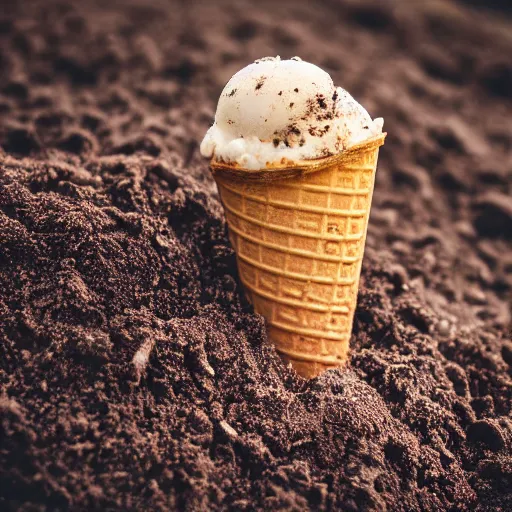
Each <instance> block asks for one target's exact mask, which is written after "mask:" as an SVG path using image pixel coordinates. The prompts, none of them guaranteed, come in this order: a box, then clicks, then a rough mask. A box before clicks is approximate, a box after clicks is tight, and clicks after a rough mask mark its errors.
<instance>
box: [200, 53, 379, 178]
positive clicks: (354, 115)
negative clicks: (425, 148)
mask: <svg viewBox="0 0 512 512" xmlns="http://www.w3.org/2000/svg"><path fill="white" fill-rule="evenodd" d="M382 125H383V120H382V118H378V119H375V120H372V118H371V117H370V116H369V114H368V112H366V110H365V109H364V108H363V107H362V106H361V105H359V103H357V101H355V100H354V98H352V96H351V95H350V94H349V93H348V92H347V91H345V90H344V89H342V88H341V87H335V86H334V84H333V81H332V79H331V77H330V76H329V74H328V73H326V72H325V71H323V70H322V69H320V68H319V67H318V66H315V65H314V64H310V63H309V62H305V61H302V60H300V59H299V58H298V57H294V58H293V59H291V60H281V59H280V58H279V57H276V58H273V57H267V58H265V59H260V60H257V61H256V62H254V63H253V64H250V65H249V66H247V67H245V68H243V69H242V70H241V71H239V72H238V73H236V74H235V75H234V76H233V77H232V78H231V80H230V81H229V82H228V83H227V85H226V87H224V90H223V91H222V94H221V96H220V98H219V103H218V105H217V112H216V114H215V123H214V124H213V126H212V127H211V128H210V129H209V130H208V132H207V133H206V135H205V137H204V139H203V142H202V143H201V154H202V155H203V156H204V157H206V158H212V157H213V158H215V159H216V160H218V161H223V162H229V163H236V164H238V165H239V166H241V167H243V168H245V169H249V170H257V169H264V168H266V167H272V165H275V164H278V163H282V162H284V161H291V162H297V161H300V160H309V159H314V158H321V157H324V156H329V155H334V154H337V153H339V152H341V151H343V150H344V149H347V148H349V147H351V146H353V145H355V144H357V143H359V142H362V141H364V140H366V139H368V138H371V137H373V136H375V135H378V134H379V133H381V132H382Z"/></svg>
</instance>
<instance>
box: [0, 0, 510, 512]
mask: <svg viewBox="0 0 512 512" xmlns="http://www.w3.org/2000/svg"><path fill="white" fill-rule="evenodd" d="M470 3H471V4H474V3H475V2H474V1H472V2H470ZM105 5H107V7H106V6H105ZM493 5H494V7H495V8H496V10H492V11H490V10H486V9H484V8H482V9H479V10H478V11H477V10H473V9H475V7H473V6H471V7H470V6H463V4H455V3H452V2H448V1H440V2H437V1H429V2H409V1H408V0H395V1H393V2H382V1H377V0H375V1H369V0H364V1H356V0H350V1H349V0H343V1H341V0H340V1H334V0H323V1H321V2H306V1H303V2H298V1H297V2H291V1H288V0H280V1H279V2H275V1H267V0H264V1H259V2H253V1H249V0H246V1H245V0H242V1H238V2H235V1H234V0H233V1H231V2H227V1H219V2H206V1H204V2H201V3H195V4H194V3H191V2H187V1H183V2H173V3H171V2H167V1H165V2H164V1H162V2H157V1H155V2H152V3H148V2H144V1H143V0H140V1H138V2H135V1H128V0H126V1H123V2H121V1H119V2H116V1H112V2H106V1H101V2H100V1H99V0H98V1H97V2H78V1H77V3H76V5H73V4H72V3H70V2H58V3H55V2H54V1H53V0H52V1H45V0H41V1H39V2H29V1H26V2H14V1H12V2H10V3H9V2H5V4H4V6H5V8H4V7H3V8H2V9H3V12H4V18H3V20H2V21H1V22H0V91H1V93H0V113H1V115H0V147H1V150H0V386H1V388H0V509H1V510H26V511H28V510H30V511H33V510H34V511H35V510H65V509H73V510H99V509H101V510H105V509H118V510H124V511H127V510H173V509H182V510H191V511H192V510H217V509H218V510H255V509H258V510H259V509H265V510H308V509H311V510H326V509H330V510H332V509H339V510H344V511H351V510H365V511H368V510H375V511H382V510H388V511H392V510H393V511H420V510H422V511H439V510H453V511H455V510H457V511H458V510H480V511H484V510H485V511H491V510H493V511H498V510H500V511H510V510H512V455H511V454H512V420H511V410H512V340H511V335H510V328H511V299H512V201H511V197H510V194H511V191H512V172H511V168H512V160H511V141H512V133H511V123H510V115H511V114H512V109H511V90H512V70H511V67H510V55H511V54H512V38H511V27H512V21H511V20H510V18H507V16H508V15H507V14H506V13H505V11H499V5H500V3H499V2H493ZM276 54H280V55H281V56H282V57H283V58H289V57H292V56H294V55H299V56H301V57H302V58H303V59H306V60H310V61H312V62H315V63H317V64H319V65H320V66H323V67H324V68H325V69H327V70H328V71H329V72H330V73H331V74H332V76H333V78H334V81H335V83H336V84H339V85H342V86H344V87H346V88H347V89H348V90H349V91H350V92H351V93H353V94H354V96H355V97H356V98H357V99H358V100H360V101H361V102H362V103H363V105H365V106H366V107H367V108H368V109H369V111H370V112H371V114H372V115H373V116H383V117H384V118H385V120H386V125H385V127H386V130H387V131H388V133H389V136H388V139H387V143H386V145H385V146H384V148H383V149H382V151H381V158H380V165H379V170H378V180H377V186H376V192H375V199H374V208H373V210H372V218H371V226H370V230H369V235H368V243H367V254H366V258H365V263H364V268H363V277H362V284H361V293H360V301H359V307H358V311H357V315H356V321H355V329H354V335H353V339H352V360H351V363H350V365H349V367H348V368H347V369H345V370H337V371H330V372H327V373H326V374H324V375H323V376H321V377H320V378H318V379H315V380H312V381H310V382H306V381H304V380H302V379H300V378H298V377H297V376H296V375H295V374H294V372H293V371H292V370H290V369H288V368H286V367H285V366H284V365H283V364H282V363H281V362H280V360H279V359H278V357H277V356H276V354H275V352H274V350H273V349H272V347H270V346H269V345H268V344H267V341H266V338H265V334H264V324H263V321H262V319H261V318H260V317H258V316H256V315H254V314H253V313H251V310H250V307H249V306H248V304H247V303H246V302H245V301H244V299H243V297H242V295H241V289H240V286H239V283H238V281H237V273H236V265H235V258H234V255H233V251H232V249H231V248H230V246H229V243H228V240H227V237H226V231H225V229H226V227H225V223H224V217H223V212H222V208H221V206H220V204H219V199H218V195H217V193H216V189H215V186H214V183H213V181H212V179H211V177H210V175H209V172H208V169H207V163H206V162H204V161H203V160H202V159H201V158H200V156H199V153H198V143H199V142H200V140H201V138H202V136H203V134H204V132H205V130H206V129H207V127H208V126H209V123H211V121H212V118H213V113H214V108H215V104H216V99H217V97H218V95H219V93H220V91H221V90H222V87H223V85H224V83H225V82H226V81H227V80H228V79H229V77H230V76H231V74H232V73H234V72H235V71H236V70H238V69H239V68H241V67H243V66H245V65H246V64H248V63H249V62H251V61H252V60H254V59H255V58H258V57H263V56H266V55H276ZM507 116H508V117H507Z"/></svg>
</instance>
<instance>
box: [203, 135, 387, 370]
mask: <svg viewBox="0 0 512 512" xmlns="http://www.w3.org/2000/svg"><path fill="white" fill-rule="evenodd" d="M383 139H384V138H383V137H382V141H383ZM382 141H381V142H380V143H379V144H375V143H374V144H367V145H362V146H361V147H360V148H359V149H358V151H356V152H352V153H351V155H350V158H342V159H325V160H326V165H325V167H321V166H320V167H318V166H317V168H316V169H315V171H314V172H306V173H302V174H300V175H298V176H294V177H286V178H282V179H271V180H265V179H258V180H248V179H243V176H240V175H238V176H236V177H234V176H233V175H229V174H228V173H222V172H215V173H214V175H215V179H216V181H217V185H218V188H219V192H220V195H221V199H222V203H223V205H224V209H225V213H226V218H227V222H228V228H229V236H230V240H231V243H232V245H233V247H234V249H235V251H236V255H237V260H238V269H239V275H240V279H241V281H242V283H243V285H244V287H245V290H246V292H247V295H248V297H249V299H250V300H251V302H252V304H253V306H254V309H255V311H256V312H258V313H260V314H261V315H263V316H264V317H265V319H266V321H267V326H268V335H269V338H270V339H271V340H272V341H273V342H274V343H275V345H276V349H277V350H278V352H279V353H280V354H281V356H282V357H283V358H284V359H285V360H286V361H289V362H291V364H292V365H293V367H294V368H295V370H296V371H297V372H298V373H299V374H300V375H302V376H304V377H307V378H311V377H314V376H316V375H318V374H320V373H322V372H323V371H325V370H327V369H329V368H333V367H336V366H340V365H342V364H343V363H344V362H345V361H346V360H347V357H348V347H349V340H350V335H351V331H352V322H353V317H354V311H355V308H356V303H357V291H358V285H359V276H360V273H361V262H362V259H363V253H364V244H365V239H366V228H367V225H368V217H369V213H370V206H371V198H372V193H373V185H374V179H375V169H376V164H377V157H378V148H379V145H380V144H382ZM212 169H213V167H212ZM213 170H214V169H213Z"/></svg>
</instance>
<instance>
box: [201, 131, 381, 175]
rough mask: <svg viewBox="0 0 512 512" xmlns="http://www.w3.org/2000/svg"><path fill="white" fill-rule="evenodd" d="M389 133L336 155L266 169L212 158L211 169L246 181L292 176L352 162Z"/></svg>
mask: <svg viewBox="0 0 512 512" xmlns="http://www.w3.org/2000/svg"><path fill="white" fill-rule="evenodd" d="M386 135H387V133H386V132H383V133H381V134H379V135H378V136H375V137H372V138H370V139H366V140H365V141H363V142H360V143H359V144H356V145H355V146H352V147H350V148H347V149H345V150H343V151H341V152H340V153H337V154H336V155H331V156H327V157H322V158H315V159H311V160H300V161H298V162H286V163H284V164H278V165H274V166H272V167H267V168H265V169H257V170H251V169H245V168H243V167H241V166H240V165H238V164H236V163H232V162H229V163H228V162H222V161H217V160H215V158H212V159H211V161H210V170H211V172H212V174H213V175H214V177H215V176H216V175H221V176H222V175H224V176H227V177H230V178H238V179H242V180H244V181H252V180H258V181H270V180H276V179H282V178H292V177H297V176H301V175H304V174H309V173H312V172H316V171H320V170H322V169H325V168H326V167H329V166H331V165H334V164H343V163H345V164H346V163H350V162H353V161H355V160H356V159H357V157H358V156H359V155H360V154H361V153H364V152H366V151H369V150H372V149H377V148H378V147H380V146H382V145H383V144H384V140H385V138H386Z"/></svg>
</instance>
